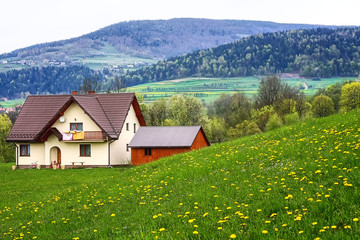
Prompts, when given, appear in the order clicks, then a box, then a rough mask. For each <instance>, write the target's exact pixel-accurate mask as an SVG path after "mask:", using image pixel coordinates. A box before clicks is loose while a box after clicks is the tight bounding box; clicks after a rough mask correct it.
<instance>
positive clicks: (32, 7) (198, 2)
mask: <svg viewBox="0 0 360 240" xmlns="http://www.w3.org/2000/svg"><path fill="white" fill-rule="evenodd" d="M359 7H360V1H359V0H297V1H294V0H206V1H205V0H181V1H179V0H126V1H124V0H61V1H52V0H1V3H0V53H4V52H10V51H12V50H15V49H18V48H22V47H27V46H30V45H33V44H37V43H43V42H51V41H55V40H62V39H68V38H71V37H76V36H80V35H83V34H85V33H89V32H92V31H96V30H98V29H100V28H102V27H105V26H108V25H110V24H114V23H118V22H122V21H129V20H141V19H170V18H180V17H192V18H211V19H239V20H264V21H274V22H281V23H310V24H325V25H358V26H360V16H359V9H360V8H359Z"/></svg>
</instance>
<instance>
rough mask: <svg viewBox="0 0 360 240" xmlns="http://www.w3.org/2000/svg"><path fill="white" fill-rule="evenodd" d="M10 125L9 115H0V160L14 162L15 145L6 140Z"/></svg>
mask: <svg viewBox="0 0 360 240" xmlns="http://www.w3.org/2000/svg"><path fill="white" fill-rule="evenodd" d="M11 126H12V124H11V121H10V119H9V117H8V116H6V115H4V116H2V115H0V162H15V147H14V146H13V145H12V144H11V143H8V142H6V138H7V136H8V134H9V132H10V130H11Z"/></svg>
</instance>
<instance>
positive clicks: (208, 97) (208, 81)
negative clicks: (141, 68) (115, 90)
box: [127, 77, 356, 103]
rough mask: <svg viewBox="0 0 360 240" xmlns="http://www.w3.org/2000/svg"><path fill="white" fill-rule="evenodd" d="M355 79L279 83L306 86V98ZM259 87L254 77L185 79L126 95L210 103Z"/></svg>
mask: <svg viewBox="0 0 360 240" xmlns="http://www.w3.org/2000/svg"><path fill="white" fill-rule="evenodd" d="M354 79H356V78H353V77H342V78H341V77H334V78H322V79H321V81H312V80H311V79H299V78H285V79H282V81H284V82H285V83H287V84H289V85H290V86H299V85H302V84H303V83H305V84H307V86H309V89H307V90H304V92H305V94H306V95H313V94H314V93H315V92H316V91H317V90H318V89H319V88H326V87H328V86H330V85H332V84H335V83H337V82H343V81H346V80H354ZM259 83H260V80H259V79H258V78H256V77H238V78H186V79H179V80H169V81H161V82H153V83H145V84H140V85H137V86H133V87H129V88H127V92H138V93H140V94H142V95H143V96H144V99H145V101H146V102H152V101H155V100H157V99H160V98H161V97H171V96H172V95H174V94H180V93H182V94H191V95H194V96H196V97H198V98H200V99H202V100H204V101H205V102H207V103H209V102H212V101H214V100H216V99H217V98H219V97H220V95H221V94H222V93H226V94H234V93H236V92H237V91H240V92H243V93H245V94H246V95H247V96H249V97H252V96H254V95H255V94H256V93H257V90H258V87H259ZM205 85H206V86H205ZM207 87H208V88H207ZM149 89H150V91H149Z"/></svg>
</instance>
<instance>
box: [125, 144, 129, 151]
mask: <svg viewBox="0 0 360 240" xmlns="http://www.w3.org/2000/svg"><path fill="white" fill-rule="evenodd" d="M126 151H127V152H128V151H129V144H126Z"/></svg>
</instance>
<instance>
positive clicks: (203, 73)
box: [124, 28, 360, 86]
mask: <svg viewBox="0 0 360 240" xmlns="http://www.w3.org/2000/svg"><path fill="white" fill-rule="evenodd" d="M359 46H360V28H339V29H328V28H317V29H309V30H290V31H284V32H276V33H264V34H259V35H254V36H250V37H247V38H244V39H241V40H239V41H236V42H233V43H230V44H225V45H221V46H219V47H216V48H210V49H207V50H199V51H195V52H192V53H189V54H186V55H183V56H179V57H173V58H170V59H168V60H164V61H160V62H158V63H157V64H155V65H152V66H150V67H147V68H143V69H139V70H137V71H133V72H127V73H126V75H125V76H124V78H125V80H126V82H127V84H128V85H129V86H132V85H137V84H140V83H145V82H154V81H162V80H168V79H177V78H184V77H239V76H253V75H260V76H266V75H271V74H279V73H285V72H290V73H294V72H297V73H299V74H300V75H301V76H303V77H331V76H357V75H358V74H359V73H360V64H359V62H360V48H359Z"/></svg>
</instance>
